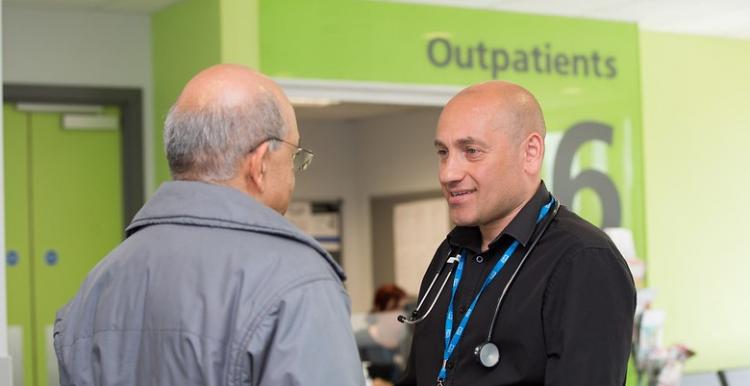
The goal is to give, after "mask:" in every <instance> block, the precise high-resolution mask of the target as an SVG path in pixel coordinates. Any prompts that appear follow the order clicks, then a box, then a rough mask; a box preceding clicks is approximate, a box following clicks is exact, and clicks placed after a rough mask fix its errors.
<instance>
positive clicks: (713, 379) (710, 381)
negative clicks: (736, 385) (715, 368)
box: [680, 372, 726, 386]
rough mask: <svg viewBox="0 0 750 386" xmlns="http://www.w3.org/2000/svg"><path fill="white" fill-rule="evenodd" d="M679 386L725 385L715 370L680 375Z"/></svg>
mask: <svg viewBox="0 0 750 386" xmlns="http://www.w3.org/2000/svg"><path fill="white" fill-rule="evenodd" d="M680 385H681V386H726V385H724V384H723V383H722V382H721V378H720V377H719V374H718V373H716V372H705V373H690V374H685V375H683V377H682V382H680Z"/></svg>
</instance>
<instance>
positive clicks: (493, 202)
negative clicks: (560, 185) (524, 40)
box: [398, 81, 635, 386]
mask: <svg viewBox="0 0 750 386" xmlns="http://www.w3.org/2000/svg"><path fill="white" fill-rule="evenodd" d="M545 131H546V130H545V124H544V118H543V116H542V111H541V108H540V107H539V104H538V102H537V101H536V99H535V98H534V96H533V95H531V93H530V92H528V91H527V90H525V89H524V88H522V87H520V86H518V85H515V84H512V83H508V82H504V81H490V82H486V83H482V84H478V85H474V86H471V87H468V88H466V89H464V90H463V91H461V92H460V93H458V95H456V96H454V97H453V99H451V100H450V102H448V104H447V105H446V106H445V108H444V109H443V111H442V112H441V114H440V118H439V120H438V126H437V133H436V138H435V148H436V151H437V155H438V161H439V180H440V185H441V186H442V191H443V195H444V196H445V199H446V201H447V202H448V208H449V213H450V218H451V220H452V221H453V223H455V224H456V227H455V228H454V229H453V230H452V231H451V232H450V233H449V234H448V236H447V238H446V239H445V241H443V243H442V244H441V245H440V246H439V247H438V249H437V251H436V253H435V255H434V257H433V260H432V262H431V263H430V266H429V267H428V268H427V273H426V274H425V276H424V279H423V281H422V285H421V289H420V295H419V298H420V299H426V301H425V304H426V306H425V307H424V308H419V309H418V310H417V311H416V314H413V315H412V318H411V319H409V321H410V322H411V323H416V326H415V329H414V339H413V342H412V349H411V355H410V356H409V360H408V364H407V370H406V374H405V376H404V378H403V379H401V380H400V381H399V382H398V384H399V385H436V384H437V385H456V386H459V385H472V386H503V385H546V386H621V385H623V384H624V382H625V373H626V368H627V362H628V355H629V353H630V344H631V334H632V327H633V312H634V310H635V288H634V285H633V279H632V277H631V275H630V272H629V270H628V267H627V264H626V263H625V260H624V259H623V258H622V256H620V253H619V252H618V251H617V248H616V247H615V246H614V245H613V244H612V242H611V241H610V240H609V238H607V236H606V235H605V234H604V233H603V232H602V231H601V230H599V229H598V228H596V227H595V226H593V225H592V224H590V223H588V222H587V221H585V220H583V219H582V218H580V217H579V216H577V215H576V214H574V213H573V212H571V211H570V210H568V209H567V208H565V207H564V206H562V207H558V206H557V205H558V203H557V202H556V200H555V199H554V197H553V196H552V194H551V193H550V192H549V191H547V188H546V186H545V184H544V182H542V180H541V177H540V176H541V168H542V160H543V157H544V136H545ZM545 228H546V231H544V229H545ZM533 245H536V247H535V249H531V248H532V246H533ZM527 252H529V254H528V257H527V258H526V260H524V259H523V256H524V255H525V254H526V253H527ZM521 261H524V264H523V265H522V264H521ZM506 263H507V266H505V265H506ZM441 267H443V268H444V269H443V268H441ZM451 277H452V278H453V280H447V279H448V278H451ZM512 278H514V279H512ZM434 279H437V280H435V282H436V283H443V282H446V283H447V284H448V285H447V286H445V287H446V290H445V291H439V290H438V289H437V288H438V287H439V284H436V285H435V288H433V289H432V290H429V291H428V290H427V287H429V286H430V283H431V282H433V280H434ZM511 282H512V283H511ZM510 284H512V285H510ZM506 290H507V293H506V292H505V291H506ZM503 294H505V295H504V296H503ZM425 297H426V298H425ZM501 299H502V303H500V301H501ZM430 304H434V308H433V307H431V306H429V305H430ZM498 307H499V308H498ZM428 309H431V311H428ZM495 317H496V318H495Z"/></svg>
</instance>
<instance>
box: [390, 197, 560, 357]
mask: <svg viewBox="0 0 750 386" xmlns="http://www.w3.org/2000/svg"><path fill="white" fill-rule="evenodd" d="M559 209H560V202H559V201H558V200H557V199H554V207H553V209H552V213H551V215H550V216H549V218H548V219H546V221H545V222H544V223H543V224H542V227H541V229H540V230H539V233H537V235H536V237H534V240H533V241H532V242H531V244H529V247H528V248H527V249H526V252H525V253H524V254H523V258H521V262H520V263H518V266H517V267H516V269H515V271H513V275H511V277H510V279H509V280H508V283H506V284H505V288H503V292H502V293H501V294H500V298H498V300H497V305H496V306H495V313H494V314H493V315H492V322H490V327H489V331H487V339H486V340H485V341H484V342H483V343H480V344H479V345H478V346H477V347H476V348H474V358H475V359H476V360H477V361H478V362H479V363H481V364H482V366H484V367H487V368H492V367H495V366H497V364H498V363H500V349H499V348H498V347H497V345H496V344H495V343H493V342H492V335H493V334H494V332H495V324H496V322H497V316H498V315H499V314H500V308H501V307H502V305H503V299H505V295H506V294H507V293H508V289H509V288H510V286H511V284H513V281H514V280H515V278H516V276H517V275H518V272H519V271H520V270H521V267H523V264H524V263H525V262H526V258H528V257H529V255H530V254H531V252H532V251H533V250H534V247H536V244H537V243H538V242H539V240H540V239H541V238H542V236H543V235H544V232H545V231H547V228H549V226H550V224H552V221H553V220H554V219H555V216H557V212H558V210H559ZM451 254H453V250H450V251H448V258H447V259H446V260H445V261H444V262H443V264H442V265H441V266H440V270H439V271H438V272H437V273H436V274H435V276H434V277H433V278H432V281H430V285H429V286H428V287H427V291H425V294H424V296H422V300H421V301H419V303H418V304H417V308H415V309H414V311H412V312H411V315H410V317H409V318H407V317H406V316H404V315H399V316H398V321H399V322H401V323H406V324H417V323H420V322H421V321H423V320H425V319H426V318H427V316H428V315H430V312H431V311H432V309H433V308H434V307H435V303H437V300H438V298H439V297H440V294H441V293H442V292H443V289H444V288H445V284H446V283H448V279H449V278H450V277H451V273H452V272H453V267H455V263H456V262H458V255H456V256H451ZM448 264H450V265H451V268H450V270H449V271H448V274H447V275H446V276H445V279H443V283H442V284H441V285H440V289H438V292H437V295H435V297H434V298H433V299H432V303H431V304H430V307H429V308H428V309H427V312H425V313H424V315H422V316H420V317H417V315H419V310H421V309H422V305H423V304H424V302H425V300H426V299H427V298H428V297H429V294H430V291H432V287H433V286H434V285H435V282H437V279H438V277H440V274H441V273H443V270H445V267H446V266H447V265H448Z"/></svg>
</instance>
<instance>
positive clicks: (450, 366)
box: [445, 360, 455, 370]
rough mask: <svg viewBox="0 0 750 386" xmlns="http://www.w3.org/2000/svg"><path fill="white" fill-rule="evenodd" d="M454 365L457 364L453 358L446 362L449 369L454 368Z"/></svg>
mask: <svg viewBox="0 0 750 386" xmlns="http://www.w3.org/2000/svg"><path fill="white" fill-rule="evenodd" d="M454 365H455V363H453V361H452V360H451V361H448V363H446V364H445V368H447V369H448V370H450V369H452V368H453V366H454Z"/></svg>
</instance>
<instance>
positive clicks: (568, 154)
mask: <svg viewBox="0 0 750 386" xmlns="http://www.w3.org/2000/svg"><path fill="white" fill-rule="evenodd" d="M596 140H599V141H604V142H605V143H607V144H608V145H611V144H612V126H609V125H606V124H603V123H600V122H581V123H577V124H575V125H573V127H571V128H570V129H568V130H567V131H566V132H565V134H564V135H563V137H562V139H561V140H560V145H559V146H558V148H557V155H556V156H555V165H554V172H553V173H554V174H553V181H554V184H555V189H554V190H555V194H556V195H557V197H558V199H559V200H560V202H561V203H562V204H565V205H568V206H570V204H571V203H572V202H573V197H575V195H576V193H577V192H578V191H579V190H581V189H584V188H591V189H592V190H594V191H595V192H596V194H597V195H598V196H599V199H600V200H601V203H602V212H603V216H602V224H601V227H602V228H606V227H619V226H620V225H621V224H620V223H621V221H622V218H621V210H622V209H621V206H620V195H619V194H618V193H617V187H615V184H614V183H613V182H612V179H610V178H609V176H608V175H606V174H604V173H602V172H600V171H598V170H593V169H586V170H582V171H581V172H580V173H578V175H576V176H575V178H571V177H572V176H571V167H572V166H573V158H574V157H575V154H576V152H577V151H578V149H580V148H581V146H583V144H585V143H586V142H589V141H596Z"/></svg>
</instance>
